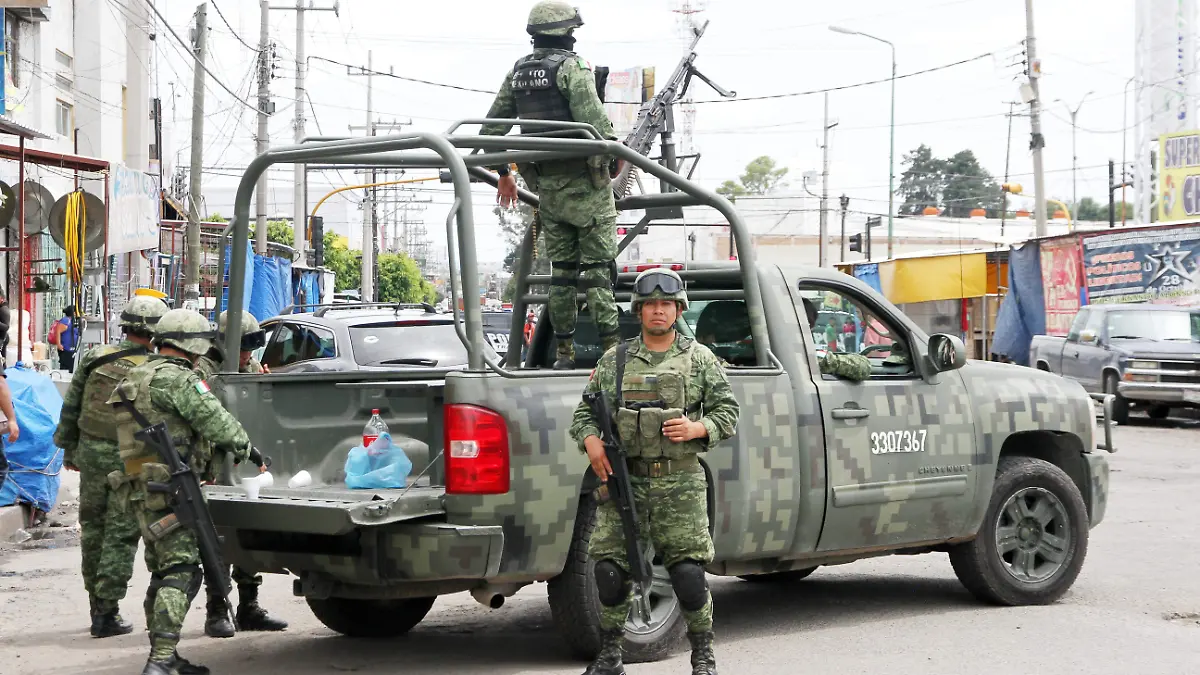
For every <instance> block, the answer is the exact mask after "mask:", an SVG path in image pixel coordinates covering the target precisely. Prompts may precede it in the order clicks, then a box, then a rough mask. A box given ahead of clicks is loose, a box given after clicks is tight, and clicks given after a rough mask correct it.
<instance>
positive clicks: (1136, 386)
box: [1117, 382, 1200, 406]
mask: <svg viewBox="0 0 1200 675" xmlns="http://www.w3.org/2000/svg"><path fill="white" fill-rule="evenodd" d="M1117 391H1118V392H1119V393H1120V394H1121V396H1123V397H1124V398H1126V399H1129V400H1130V401H1139V402H1142V403H1165V404H1174V405H1180V406H1184V405H1186V406H1200V384H1186V383H1175V382H1166V383H1159V382H1121V383H1120V384H1118V385H1117Z"/></svg>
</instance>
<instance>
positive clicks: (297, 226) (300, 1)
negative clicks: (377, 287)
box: [271, 0, 365, 299]
mask: <svg viewBox="0 0 1200 675" xmlns="http://www.w3.org/2000/svg"><path fill="white" fill-rule="evenodd" d="M271 9H279V10H290V11H295V12H296V108H295V125H294V129H295V132H296V135H295V141H296V143H299V142H300V141H302V140H304V136H305V131H304V106H305V103H306V102H305V99H304V69H305V65H306V61H307V59H306V57H305V56H304V13H305V12H333V15H334V16H338V17H340V15H339V14H338V3H337V1H336V0H335V2H334V3H333V6H332V7H314V6H313V5H312V0H309V4H308V6H307V7H306V6H305V5H304V0H296V4H295V6H280V7H272V8H271ZM294 167H295V175H294V178H293V181H294V183H295V185H294V188H295V190H294V192H293V193H292V214H293V215H292V229H293V231H294V237H293V246H294V247H295V249H296V253H297V254H299V255H300V259H301V260H303V259H304V245H305V243H306V237H305V231H306V230H307V229H308V228H307V225H308V217H307V216H306V211H307V207H308V205H307V204H306V203H305V195H306V190H305V187H306V186H307V180H308V174H307V172H306V171H305V165H304V164H295V165H294ZM364 299H365V298H364Z"/></svg>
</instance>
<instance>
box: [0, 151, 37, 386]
mask: <svg viewBox="0 0 1200 675" xmlns="http://www.w3.org/2000/svg"><path fill="white" fill-rule="evenodd" d="M17 185H18V186H19V187H18V188H17V354H16V358H15V359H13V362H14V363H20V362H21V350H22V348H23V347H24V343H25V331H27V330H29V323H32V322H33V312H29V323H26V322H25V321H24V317H25V315H24V314H23V313H22V312H24V311H25V136H21V159H20V161H18V162H17ZM7 259H8V258H7V254H5V260H7ZM6 356H7V355H6ZM5 365H7V364H5ZM29 365H33V364H29Z"/></svg>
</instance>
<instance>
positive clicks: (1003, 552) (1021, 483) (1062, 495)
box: [950, 456, 1088, 605]
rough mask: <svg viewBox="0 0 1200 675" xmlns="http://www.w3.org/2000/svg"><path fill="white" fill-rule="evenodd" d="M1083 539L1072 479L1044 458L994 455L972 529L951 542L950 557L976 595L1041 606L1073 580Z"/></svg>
mask: <svg viewBox="0 0 1200 675" xmlns="http://www.w3.org/2000/svg"><path fill="white" fill-rule="evenodd" d="M1087 545H1088V515H1087V508H1086V507H1085V506H1084V503H1083V497H1082V496H1080V494H1079V489H1078V488H1077V487H1076V486H1075V483H1074V482H1072V481H1071V478H1070V477H1069V476H1067V474H1066V473H1065V472H1064V471H1063V470H1062V469H1060V468H1058V467H1057V466H1055V465H1053V464H1051V463H1049V462H1046V461H1044V460H1040V459H1035V458H1033V457H1016V456H1014V457H1001V458H1000V464H999V467H998V469H997V474H996V484H995V487H994V488H993V490H992V499H991V502H990V503H989V505H988V510H987V515H985V516H984V519H983V524H982V525H981V526H980V528H979V534H978V535H977V536H976V537H975V539H973V540H972V541H969V542H965V543H962V544H958V545H956V546H954V547H952V548H951V549H950V564H951V565H952V566H953V567H954V573H955V575H957V576H958V580H959V581H961V582H962V584H963V586H965V587H966V588H967V590H969V591H970V592H971V593H972V594H973V595H975V597H977V598H979V599H980V600H983V601H985V602H991V603H995V604H999V605H1047V604H1050V603H1053V602H1055V601H1056V600H1058V599H1059V598H1061V597H1062V596H1063V594H1064V593H1066V592H1067V590H1068V589H1069V588H1070V587H1071V584H1073V583H1074V582H1075V578H1076V577H1078V576H1079V570H1080V568H1082V567H1083V559H1084V557H1085V556H1086V555H1087Z"/></svg>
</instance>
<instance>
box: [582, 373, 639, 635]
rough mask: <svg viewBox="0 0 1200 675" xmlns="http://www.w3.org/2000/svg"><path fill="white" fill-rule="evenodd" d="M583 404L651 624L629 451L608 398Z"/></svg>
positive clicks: (597, 395) (589, 397) (589, 398)
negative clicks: (588, 412)
mask: <svg viewBox="0 0 1200 675" xmlns="http://www.w3.org/2000/svg"><path fill="white" fill-rule="evenodd" d="M618 382H619V380H618ZM583 401H584V402H585V403H587V405H588V407H589V408H591V410H592V415H593V416H595V418H596V422H597V426H598V427H599V429H600V440H601V441H602V442H603V443H604V454H605V456H606V457H608V463H609V465H610V466H611V467H612V473H611V474H609V476H608V480H607V481H606V485H603V486H601V488H600V489H601V490H602V491H605V490H606V491H607V497H608V498H609V499H611V500H612V502H613V505H614V506H616V508H617V513H618V514H620V516H621V529H622V530H623V531H624V533H625V557H626V558H627V559H628V560H629V574H630V576H632V577H633V586H634V591H635V593H634V599H635V606H636V607H637V608H638V610H639V611H640V612H641V613H642V618H643V619H644V620H646V621H649V620H650V606H649V604H648V603H646V602H644V600H645V599H646V595H647V594H648V593H649V592H650V582H651V581H652V579H653V572H651V569H650V561H649V560H648V559H647V558H646V554H645V550H644V549H643V547H642V539H641V536H640V533H639V532H638V517H637V505H636V504H635V503H634V498H633V486H632V485H631V484H630V482H629V466H628V465H627V464H626V462H625V449H624V448H623V447H621V439H620V437H619V436H618V435H617V431H616V429H614V428H613V422H612V410H611V409H609V406H608V399H606V398H604V392H602V391H598V392H592V393H585V394H584V395H583Z"/></svg>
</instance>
